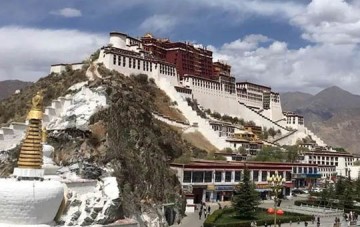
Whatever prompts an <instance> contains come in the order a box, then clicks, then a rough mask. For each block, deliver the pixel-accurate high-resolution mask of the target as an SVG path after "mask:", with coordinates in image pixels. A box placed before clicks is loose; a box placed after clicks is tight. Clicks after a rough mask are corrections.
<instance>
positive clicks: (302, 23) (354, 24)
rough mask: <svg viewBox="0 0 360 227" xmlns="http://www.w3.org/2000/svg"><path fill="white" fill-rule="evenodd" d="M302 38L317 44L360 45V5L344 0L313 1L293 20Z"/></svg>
mask: <svg viewBox="0 0 360 227" xmlns="http://www.w3.org/2000/svg"><path fill="white" fill-rule="evenodd" d="M291 23H292V24H293V25H296V26H299V27H300V28H301V29H302V30H303V31H304V33H303V35H302V37H303V38H304V39H306V40H309V41H312V42H317V43H334V44H349V43H360V5H359V4H355V3H353V2H346V1H344V0H313V1H312V2H311V3H309V5H308V6H307V8H306V10H304V11H303V12H301V13H299V14H298V15H296V16H294V17H293V18H292V19H291Z"/></svg>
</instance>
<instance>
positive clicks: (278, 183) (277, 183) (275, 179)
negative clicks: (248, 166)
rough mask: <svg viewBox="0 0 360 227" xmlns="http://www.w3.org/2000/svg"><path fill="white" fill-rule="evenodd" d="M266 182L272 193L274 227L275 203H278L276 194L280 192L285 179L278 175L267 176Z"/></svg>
mask: <svg viewBox="0 0 360 227" xmlns="http://www.w3.org/2000/svg"><path fill="white" fill-rule="evenodd" d="M267 182H268V183H269V185H270V187H271V189H272V191H273V192H274V195H275V197H274V203H275V204H274V214H275V216H274V226H275V227H276V213H277V210H276V208H277V203H278V194H279V192H281V189H282V188H283V183H284V182H285V178H283V177H282V176H279V175H278V174H276V175H272V176H271V177H270V176H269V177H268V178H267Z"/></svg>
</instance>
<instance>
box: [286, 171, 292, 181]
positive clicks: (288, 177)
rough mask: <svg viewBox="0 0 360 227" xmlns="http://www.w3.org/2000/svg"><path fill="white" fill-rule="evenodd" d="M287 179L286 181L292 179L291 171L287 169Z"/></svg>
mask: <svg viewBox="0 0 360 227" xmlns="http://www.w3.org/2000/svg"><path fill="white" fill-rule="evenodd" d="M285 175H286V176H285V180H286V181H291V172H289V171H286V173H285Z"/></svg>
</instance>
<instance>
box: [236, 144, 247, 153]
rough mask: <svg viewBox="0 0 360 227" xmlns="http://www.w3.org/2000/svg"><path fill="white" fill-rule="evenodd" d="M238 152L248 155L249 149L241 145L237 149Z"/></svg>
mask: <svg viewBox="0 0 360 227" xmlns="http://www.w3.org/2000/svg"><path fill="white" fill-rule="evenodd" d="M237 152H238V153H240V154H241V155H247V151H246V149H245V147H243V146H241V147H239V148H238V149H237Z"/></svg>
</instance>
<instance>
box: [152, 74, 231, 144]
mask: <svg viewBox="0 0 360 227" xmlns="http://www.w3.org/2000/svg"><path fill="white" fill-rule="evenodd" d="M157 84H158V86H159V87H160V88H161V89H162V90H163V91H165V93H166V94H167V95H168V96H169V97H170V98H171V99H172V100H173V101H176V102H177V104H178V108H179V109H180V111H181V112H182V113H183V115H184V116H185V117H186V118H187V119H188V121H189V123H190V125H192V126H195V127H196V125H197V127H196V128H197V131H199V132H200V133H201V134H202V135H203V136H204V137H205V138H206V139H207V140H209V141H210V142H211V143H212V144H213V145H214V146H215V147H216V148H218V149H219V150H221V149H224V148H226V147H229V146H230V144H229V143H228V142H226V138H224V137H219V134H218V133H216V132H215V131H214V130H213V128H212V127H211V125H210V123H209V121H208V120H207V119H203V118H201V117H200V116H198V115H197V113H196V111H194V110H193V109H192V108H191V107H190V106H189V105H188V103H187V101H185V100H184V99H183V98H182V97H181V96H180V95H179V94H178V93H177V91H176V89H175V88H174V86H172V85H171V84H170V82H169V81H167V80H166V79H164V78H162V79H160V80H159V81H158V83H157Z"/></svg>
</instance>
